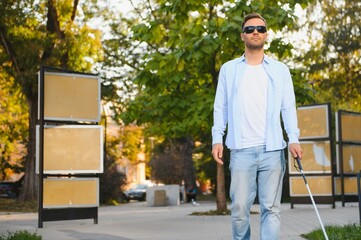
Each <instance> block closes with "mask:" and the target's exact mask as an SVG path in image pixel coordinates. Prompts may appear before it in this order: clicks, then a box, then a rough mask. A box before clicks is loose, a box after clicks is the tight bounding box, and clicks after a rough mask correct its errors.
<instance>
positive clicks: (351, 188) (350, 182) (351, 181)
mask: <svg viewBox="0 0 361 240" xmlns="http://www.w3.org/2000/svg"><path fill="white" fill-rule="evenodd" d="M343 181H344V182H343V183H344V184H343V186H344V194H345V195H357V194H358V191H357V177H344V179H343ZM334 184H335V194H336V195H342V188H341V186H342V182H341V177H335V182H334Z"/></svg>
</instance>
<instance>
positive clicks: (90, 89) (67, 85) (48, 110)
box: [44, 72, 100, 122]
mask: <svg viewBox="0 0 361 240" xmlns="http://www.w3.org/2000/svg"><path fill="white" fill-rule="evenodd" d="M44 119H45V120H62V121H90V122H98V121H99V120H100V81H99V78H98V76H93V75H85V74H70V73H54V72H45V73H44Z"/></svg>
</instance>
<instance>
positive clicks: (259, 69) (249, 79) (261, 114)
mask: <svg viewBox="0 0 361 240" xmlns="http://www.w3.org/2000/svg"><path fill="white" fill-rule="evenodd" d="M267 88H268V76H267V73H266V71H265V70H264V68H263V66H262V65H261V64H259V65H247V68H246V70H245V73H244V75H243V78H242V79H241V80H240V85H239V87H238V91H239V94H238V96H240V97H239V98H240V99H239V103H240V104H239V106H240V114H241V122H240V124H241V131H242V145H243V146H244V147H245V148H248V147H255V146H260V145H265V144H266V112H267Z"/></svg>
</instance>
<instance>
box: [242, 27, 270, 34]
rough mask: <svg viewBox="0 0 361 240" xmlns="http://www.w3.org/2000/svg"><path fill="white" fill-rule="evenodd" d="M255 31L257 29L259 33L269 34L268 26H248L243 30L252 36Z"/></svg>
mask: <svg viewBox="0 0 361 240" xmlns="http://www.w3.org/2000/svg"><path fill="white" fill-rule="evenodd" d="M255 29H257V32H259V33H265V32H267V28H266V26H247V27H244V28H243V32H244V33H247V34H251V33H253V32H254V30H255Z"/></svg>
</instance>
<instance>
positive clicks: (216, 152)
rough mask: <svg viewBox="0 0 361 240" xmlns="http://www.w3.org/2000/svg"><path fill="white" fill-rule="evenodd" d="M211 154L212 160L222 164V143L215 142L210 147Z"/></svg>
mask: <svg viewBox="0 0 361 240" xmlns="http://www.w3.org/2000/svg"><path fill="white" fill-rule="evenodd" d="M212 155H213V158H214V160H215V161H216V162H217V163H219V164H222V165H223V144H221V143H216V144H214V145H213V147H212Z"/></svg>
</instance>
